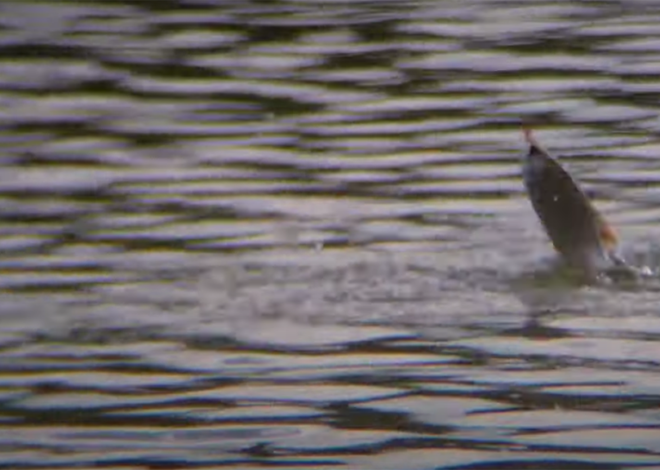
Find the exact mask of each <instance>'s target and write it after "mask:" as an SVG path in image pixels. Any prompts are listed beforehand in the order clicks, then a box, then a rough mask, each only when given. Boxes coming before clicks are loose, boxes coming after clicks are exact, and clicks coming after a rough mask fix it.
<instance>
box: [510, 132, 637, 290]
mask: <svg viewBox="0 0 660 470" xmlns="http://www.w3.org/2000/svg"><path fill="white" fill-rule="evenodd" d="M522 130H523V137H524V139H525V142H526V143H527V144H528V145H529V149H528V152H527V154H526V155H525V157H524V161H523V168H522V175H523V180H524V184H525V188H526V190H527V195H528V197H529V200H530V201H531V203H532V207H533V209H534V211H535V212H536V215H537V216H538V218H539V220H540V222H541V225H542V226H543V228H544V229H545V232H546V234H547V235H548V237H549V238H550V241H551V242H552V245H553V246H554V249H555V250H556V251H557V252H558V253H559V254H560V255H561V257H562V258H563V259H564V261H565V262H566V263H567V264H568V265H569V266H570V267H572V268H574V269H576V270H578V271H579V272H581V273H582V274H584V275H586V276H587V277H588V278H589V279H597V278H598V277H599V275H600V274H601V273H603V272H605V271H606V270H607V269H609V268H612V267H622V268H626V267H627V266H628V265H627V263H626V262H625V261H624V260H623V258H621V256H620V255H619V254H618V252H617V248H618V245H619V237H618V235H617V232H616V231H615V230H614V228H613V227H612V226H611V225H610V224H609V223H608V222H607V220H606V219H605V217H603V215H602V214H601V213H600V212H599V211H598V210H597V209H596V207H595V206H594V204H593V203H592V202H591V201H590V200H589V198H588V197H587V195H586V194H585V193H584V191H583V190H582V189H581V188H580V186H579V184H578V183H577V182H576V180H575V179H573V177H572V176H571V175H570V174H569V172H568V171H566V170H565V169H564V168H563V167H562V166H561V164H560V163H559V162H558V161H557V160H556V159H555V158H554V157H552V156H551V155H550V154H549V153H548V152H547V151H546V150H545V149H544V148H543V147H542V146H541V145H540V144H539V143H538V142H537V141H536V139H535V137H534V135H533V133H532V130H531V129H530V128H529V127H527V126H523V129H522Z"/></svg>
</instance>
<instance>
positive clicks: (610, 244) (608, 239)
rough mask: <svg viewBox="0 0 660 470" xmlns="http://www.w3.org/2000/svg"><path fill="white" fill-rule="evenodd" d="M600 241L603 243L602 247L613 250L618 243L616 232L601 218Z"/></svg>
mask: <svg viewBox="0 0 660 470" xmlns="http://www.w3.org/2000/svg"><path fill="white" fill-rule="evenodd" d="M599 225H600V229H599V233H598V234H599V235H600V241H601V243H602V244H603V247H604V248H605V249H607V250H608V251H611V250H614V249H615V248H616V246H617V244H618V243H619V237H618V236H617V234H616V231H615V230H614V229H613V228H612V226H611V225H610V224H608V223H607V222H605V221H604V220H602V219H601V221H600V224H599Z"/></svg>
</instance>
